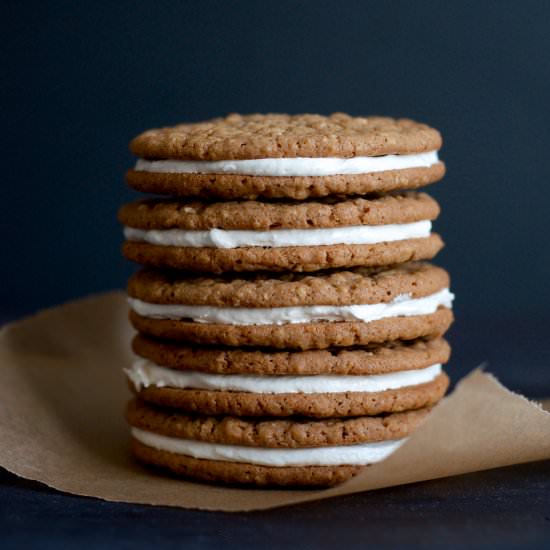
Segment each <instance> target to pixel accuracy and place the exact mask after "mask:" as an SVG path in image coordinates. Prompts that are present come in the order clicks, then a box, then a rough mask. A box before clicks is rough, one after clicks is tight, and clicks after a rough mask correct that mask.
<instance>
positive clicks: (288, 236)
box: [124, 220, 432, 248]
mask: <svg viewBox="0 0 550 550" xmlns="http://www.w3.org/2000/svg"><path fill="white" fill-rule="evenodd" d="M431 228H432V223H431V222H430V221H429V220H422V221H418V222H413V223H399V224H397V223H395V224H387V225H352V226H345V227H323V228H318V229H274V230H270V231H254V230H235V229H208V230H204V231H202V230H187V229H154V230H144V229H136V228H135V227H125V228H124V236H125V237H126V239H127V240H129V241H138V242H146V243H149V244H155V245H160V246H190V247H214V248H239V247H243V246H268V247H281V246H322V245H333V244H343V243H345V244H376V243H382V242H390V241H402V240H405V239H418V238H423V237H429V235H430V231H431Z"/></svg>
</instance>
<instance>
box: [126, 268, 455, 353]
mask: <svg viewBox="0 0 550 550" xmlns="http://www.w3.org/2000/svg"><path fill="white" fill-rule="evenodd" d="M448 286H449V277H448V274H447V272H446V271H445V270H443V269H441V268H438V267H435V266H433V265H430V264H424V263H410V264H404V265H400V266H397V267H394V268H391V269H375V268H370V269H369V268H355V269H352V270H349V271H334V272H332V271H329V272H322V273H318V274H316V275H304V274H299V273H287V274H284V275H280V276H275V275H273V274H248V275H247V276H240V277H238V278H236V277H227V276H225V277H221V276H219V277H198V278H197V277H195V278H191V277H185V276H183V275H181V274H176V273H161V272H157V271H152V270H142V271H140V272H138V273H137V274H136V275H134V276H133V277H132V278H131V279H130V281H129V285H128V293H129V296H130V297H131V298H130V302H131V307H132V310H131V312H130V320H131V322H132V323H133V325H134V327H135V328H136V329H137V330H138V331H140V332H144V333H146V334H149V335H152V336H157V337H161V338H167V339H171V340H187V341H188V342H193V343H198V344H212V345H226V346H266V347H276V348H290V349H314V348H316V349H324V348H327V347H331V346H353V345H366V344H370V343H378V342H386V341H390V340H412V339H415V338H423V337H434V336H439V335H441V334H443V333H444V332H445V331H446V330H447V328H448V327H449V325H450V323H451V322H452V313H451V311H450V310H449V309H448V308H447V307H445V305H450V299H451V297H450V295H449V294H448V290H447V288H448ZM419 304H422V308H420V306H419ZM438 305H439V307H438ZM369 306H373V309H375V310H376V311H377V312H378V313H376V315H378V317H377V316H376V315H374V316H373V315H372V314H368V315H367V317H365V316H364V314H363V313H362V312H363V311H364V310H365V308H369ZM319 308H320V309H319ZM327 308H328V309H327ZM384 308H386V309H387V308H389V309H387V311H388V313H385V314H384V313H379V312H380V311H381V310H382V309H384ZM359 310H361V311H359ZM369 311H370V309H369ZM400 311H401V312H402V313H399V312H400ZM369 315H370V317H369ZM384 315H386V317H384ZM325 319H327V320H325Z"/></svg>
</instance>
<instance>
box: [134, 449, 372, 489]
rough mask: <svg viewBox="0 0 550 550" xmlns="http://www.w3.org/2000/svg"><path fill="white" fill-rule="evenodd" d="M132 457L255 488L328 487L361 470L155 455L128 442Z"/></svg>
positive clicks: (184, 473)
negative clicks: (267, 464)
mask: <svg viewBox="0 0 550 550" xmlns="http://www.w3.org/2000/svg"><path fill="white" fill-rule="evenodd" d="M132 452H133V453H134V456H135V457H136V458H137V459H138V460H140V461H141V462H144V463H145V464H152V465H155V466H160V467H162V468H166V469H168V470H170V471H172V472H173V473H175V474H177V475H181V476H185V477H189V478H192V479H197V480H200V481H208V482H213V483H228V484H245V485H256V486H282V487H284V486H288V487H297V486H305V487H329V486H332V485H337V484H338V483H342V482H343V481H346V480H347V479H349V478H351V477H353V476H354V475H357V474H358V473H359V472H360V471H361V470H362V469H363V468H365V466H351V465H350V466H287V467H282V468H281V467H274V466H258V465H256V464H246V463H242V462H225V461H221V460H204V459H197V458H192V457H190V456H185V455H181V454H175V453H169V452H166V451H159V450H157V449H153V448H152V447H148V446H147V445H143V443H140V442H139V441H137V440H136V439H132Z"/></svg>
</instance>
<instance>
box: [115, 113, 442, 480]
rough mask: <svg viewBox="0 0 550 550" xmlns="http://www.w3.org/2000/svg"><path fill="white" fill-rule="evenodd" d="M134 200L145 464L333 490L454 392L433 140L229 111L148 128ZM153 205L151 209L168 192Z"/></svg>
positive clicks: (130, 207) (135, 422)
mask: <svg viewBox="0 0 550 550" xmlns="http://www.w3.org/2000/svg"><path fill="white" fill-rule="evenodd" d="M130 147H131V150H132V151H133V152H134V153H135V154H136V155H137V157H138V160H137V162H136V165H135V167H134V168H133V169H132V170H130V171H129V172H128V173H127V182H128V184H129V185H130V186H131V187H132V188H134V189H136V190H138V191H141V192H145V193H151V194H155V195H157V196H155V197H148V198H144V199H140V200H138V201H136V202H133V203H130V204H126V205H124V206H123V207H122V208H121V209H120V211H119V220H120V222H121V224H122V225H123V228H124V236H125V242H124V244H123V254H124V255H125V256H126V258H128V259H130V260H132V261H134V262H136V263H137V264H140V265H141V266H142V268H141V269H140V270H138V271H137V272H136V273H135V274H134V275H133V276H132V277H131V278H130V280H129V283H128V303H129V310H130V311H129V317H130V322H131V324H132V325H133V327H134V328H135V329H136V331H137V334H136V336H135V338H134V340H133V343H132V349H133V352H134V360H133V361H132V363H131V364H129V365H125V368H124V371H125V374H126V378H127V383H128V386H129V388H130V390H131V392H132V394H133V397H132V399H131V401H130V402H129V404H128V407H127V412H126V418H127V421H128V424H129V427H130V431H131V436H132V439H131V440H132V444H131V445H132V452H133V454H134V455H135V457H136V458H137V459H138V460H139V461H141V462H143V463H145V464H151V465H155V466H160V467H162V468H165V469H167V470H170V471H172V472H173V473H176V474H178V475H181V476H184V477H188V478H194V479H197V480H201V481H206V482H216V483H230V484H249V485H258V486H264V485H274V486H315V487H322V486H329V485H334V484H336V483H339V482H341V481H344V480H346V479H349V478H350V477H351V476H353V475H356V474H357V473H358V472H359V471H361V469H362V468H364V467H366V466H368V465H369V464H373V463H375V462H378V461H380V460H383V459H385V458H386V457H387V456H389V455H390V454H391V453H392V452H395V451H396V450H397V449H398V448H400V447H401V445H403V443H404V442H405V441H406V439H407V438H408V437H409V436H410V435H411V434H412V433H413V431H414V430H415V429H417V428H418V427H419V426H420V425H421V423H422V422H423V421H424V420H425V419H426V417H427V416H428V415H429V414H430V411H431V410H432V409H433V407H434V406H435V405H436V404H437V403H438V401H439V400H440V399H441V398H442V397H443V395H444V394H445V391H446V390H447V387H448V384H449V378H448V376H447V374H446V373H445V371H444V367H445V365H446V363H447V362H448V360H449V357H450V346H449V344H448V343H447V342H446V340H445V339H444V338H443V336H444V334H445V332H446V331H447V329H448V328H449V326H450V324H451V323H452V320H453V314H452V301H453V294H452V292H451V290H450V281H449V275H448V273H447V272H446V271H445V270H443V269H441V268H440V267H437V266H435V265H434V264H432V263H429V262H428V261H431V260H432V259H433V258H434V257H435V256H436V255H437V253H438V252H439V250H440V249H441V247H442V246H443V241H442V239H441V237H440V236H439V235H438V234H437V233H435V232H434V231H433V228H432V223H433V222H434V220H436V218H437V217H438V215H439V212H440V208H439V205H438V204H437V202H436V201H435V200H434V199H433V198H431V197H430V196H429V195H427V194H426V193H423V192H420V191H418V188H419V187H422V186H424V185H427V184H431V183H434V182H436V181H437V180H439V179H441V178H442V177H443V175H444V172H445V166H444V164H443V162H441V161H440V160H439V158H438V150H439V148H440V147H441V136H440V134H439V132H437V130H434V129H433V128H430V127H429V126H427V125H425V124H421V123H417V122H414V121H411V120H407V119H391V118H384V117H351V116H349V115H345V114H341V113H338V114H334V115H330V116H321V115H230V116H228V117H225V118H219V119H213V120H210V121H206V122H200V123H190V124H182V125H178V126H175V127H172V128H162V129H157V130H150V131H147V132H144V133H143V134H141V135H140V136H138V137H137V138H135V139H134V140H133V141H132V143H131V146H130ZM159 195H160V196H159Z"/></svg>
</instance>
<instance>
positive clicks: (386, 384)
mask: <svg viewBox="0 0 550 550" xmlns="http://www.w3.org/2000/svg"><path fill="white" fill-rule="evenodd" d="M124 372H125V373H126V375H127V376H128V378H129V379H130V380H131V381H132V383H133V384H134V386H135V387H136V389H137V390H138V391H139V390H140V389H141V388H142V387H145V388H147V387H148V386H155V387H157V388H164V387H169V388H180V389H186V388H187V389H196V390H215V391H241V392H251V393H262V394H277V393H345V392H380V391H386V390H395V389H398V388H404V387H408V386H416V385H419V384H425V383H427V382H431V381H432V380H435V379H436V378H437V376H438V375H439V374H440V373H441V365H440V364H435V365H431V366H429V367H426V368H423V369H415V370H407V371H399V372H391V373H387V374H371V375H351V376H349V375H346V376H338V375H306V376H289V375H282V376H281V375H280V376H269V375H266V376H254V375H248V374H210V373H206V372H198V371H183V370H176V369H169V368H166V367H161V366H159V365H157V364H155V363H153V362H151V361H149V360H147V359H142V358H139V359H136V361H134V363H133V364H132V366H131V367H130V368H129V369H124Z"/></svg>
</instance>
